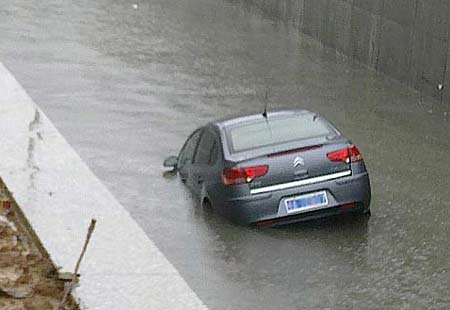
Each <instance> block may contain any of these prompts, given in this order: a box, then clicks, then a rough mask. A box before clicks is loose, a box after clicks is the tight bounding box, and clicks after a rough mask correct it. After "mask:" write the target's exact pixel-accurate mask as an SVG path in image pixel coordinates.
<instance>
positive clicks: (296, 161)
mask: <svg viewBox="0 0 450 310" xmlns="http://www.w3.org/2000/svg"><path fill="white" fill-rule="evenodd" d="M304 165H305V160H304V159H303V158H301V157H300V156H297V157H295V159H294V168H297V167H298V166H304Z"/></svg>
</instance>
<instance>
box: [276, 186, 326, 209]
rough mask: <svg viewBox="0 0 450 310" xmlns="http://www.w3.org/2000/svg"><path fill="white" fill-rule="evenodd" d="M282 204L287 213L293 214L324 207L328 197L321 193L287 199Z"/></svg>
mask: <svg viewBox="0 0 450 310" xmlns="http://www.w3.org/2000/svg"><path fill="white" fill-rule="evenodd" d="M284 204H285V206H286V212H287V213H294V212H298V211H306V210H309V209H315V208H319V207H324V206H326V205H328V197H327V193H326V192H324V191H323V192H317V193H312V194H306V195H301V196H297V197H293V198H289V199H286V200H285V201H284Z"/></svg>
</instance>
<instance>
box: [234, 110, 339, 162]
mask: <svg viewBox="0 0 450 310" xmlns="http://www.w3.org/2000/svg"><path fill="white" fill-rule="evenodd" d="M227 133H228V140H229V142H230V144H231V145H230V146H231V149H232V151H233V152H234V153H237V152H242V151H246V150H250V149H255V148H259V147H264V146H270V145H276V144H282V143H286V142H290V141H295V140H303V139H310V138H315V137H321V136H327V135H330V134H332V133H334V132H333V131H332V129H331V128H330V126H329V125H328V124H327V123H326V122H324V121H323V120H321V119H320V118H316V119H315V120H314V116H313V115H311V114H296V115H289V116H279V117H269V119H268V121H266V120H264V119H262V120H258V121H257V122H252V123H244V124H241V125H236V126H233V127H230V128H229V129H227Z"/></svg>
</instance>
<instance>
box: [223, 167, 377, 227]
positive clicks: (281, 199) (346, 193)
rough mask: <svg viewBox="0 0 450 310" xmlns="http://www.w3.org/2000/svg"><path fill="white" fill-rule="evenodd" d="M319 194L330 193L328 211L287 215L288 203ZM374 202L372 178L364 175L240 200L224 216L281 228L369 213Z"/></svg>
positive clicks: (231, 202)
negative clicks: (288, 200) (290, 200)
mask: <svg viewBox="0 0 450 310" xmlns="http://www.w3.org/2000/svg"><path fill="white" fill-rule="evenodd" d="M319 191H325V192H326V193H327V198H328V205H327V206H326V207H323V208H320V209H317V210H311V211H308V212H304V213H301V212H302V211H299V212H298V213H294V214H292V213H291V214H288V213H287V212H286V208H285V200H286V199H288V198H291V197H295V196H297V195H302V194H307V193H313V192H319ZM370 200H371V190H370V181H369V175H368V173H367V172H364V173H360V174H356V175H350V176H346V177H342V178H339V179H334V180H330V181H326V182H321V183H315V184H310V185H304V186H299V187H295V188H289V189H283V190H277V191H272V192H269V193H260V194H253V195H247V196H241V197H236V198H233V199H229V200H226V201H225V202H224V203H222V204H221V206H220V212H221V213H223V214H224V215H225V216H227V217H229V218H230V219H231V220H233V221H235V222H238V223H242V224H251V223H258V222H263V221H269V222H270V221H273V223H274V224H278V225H280V224H288V223H291V222H297V221H303V220H309V219H315V218H321V217H326V216H331V215H336V214H341V213H347V212H364V211H366V210H368V209H369V206H370ZM351 205H354V206H353V207H352V206H351ZM343 206H344V207H343Z"/></svg>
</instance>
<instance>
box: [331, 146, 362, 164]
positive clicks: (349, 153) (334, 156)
mask: <svg viewBox="0 0 450 310" xmlns="http://www.w3.org/2000/svg"><path fill="white" fill-rule="evenodd" d="M327 157H328V159H329V160H331V161H344V162H346V163H350V162H357V161H360V160H362V156H361V153H360V152H359V150H358V148H357V147H356V146H354V145H350V146H349V147H346V148H345V149H340V150H337V151H334V152H331V153H328V154H327Z"/></svg>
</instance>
